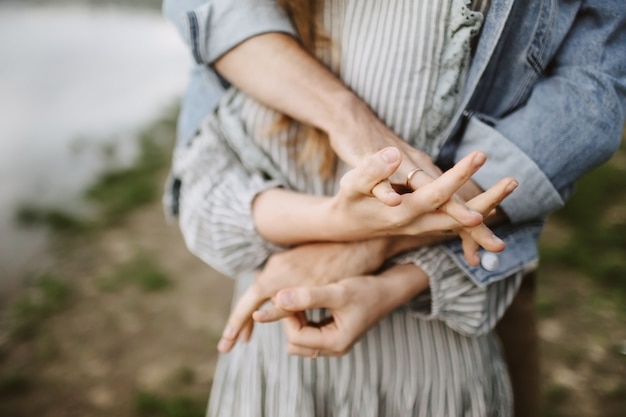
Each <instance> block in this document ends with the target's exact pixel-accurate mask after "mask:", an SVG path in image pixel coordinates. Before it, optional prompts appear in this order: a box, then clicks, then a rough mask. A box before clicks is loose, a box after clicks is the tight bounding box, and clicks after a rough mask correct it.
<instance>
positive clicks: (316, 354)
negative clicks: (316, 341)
mask: <svg viewBox="0 0 626 417" xmlns="http://www.w3.org/2000/svg"><path fill="white" fill-rule="evenodd" d="M319 355H320V350H319V349H317V350H316V351H315V352H313V354H312V355H311V359H317V357H318V356H319Z"/></svg>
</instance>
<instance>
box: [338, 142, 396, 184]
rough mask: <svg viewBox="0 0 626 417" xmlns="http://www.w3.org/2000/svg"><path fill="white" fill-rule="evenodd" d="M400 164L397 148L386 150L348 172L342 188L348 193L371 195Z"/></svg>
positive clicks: (343, 179)
mask: <svg viewBox="0 0 626 417" xmlns="http://www.w3.org/2000/svg"><path fill="white" fill-rule="evenodd" d="M400 162H401V157H400V151H399V150H398V149H397V148H394V147H388V148H384V149H382V150H380V151H378V152H376V153H375V154H372V155H369V156H368V157H366V158H365V159H364V160H363V161H362V162H361V163H360V164H359V165H358V166H357V167H356V168H354V169H352V170H350V171H348V173H346V174H345V175H344V176H343V177H342V179H341V187H342V189H345V190H346V191H348V192H353V193H356V194H365V195H370V194H371V192H372V190H373V189H374V187H375V186H376V185H377V184H378V183H380V182H381V181H384V180H385V179H387V178H388V177H389V176H390V175H391V174H392V173H393V172H394V171H395V170H396V169H397V168H398V166H399V165H400ZM392 191H393V190H392ZM394 193H395V192H394Z"/></svg>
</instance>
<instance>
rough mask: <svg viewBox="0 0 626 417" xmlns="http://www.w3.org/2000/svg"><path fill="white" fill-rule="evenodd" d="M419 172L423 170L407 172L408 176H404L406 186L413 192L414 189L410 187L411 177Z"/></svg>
mask: <svg viewBox="0 0 626 417" xmlns="http://www.w3.org/2000/svg"><path fill="white" fill-rule="evenodd" d="M420 171H423V169H422V168H415V169H414V170H413V171H411V172H409V174H408V175H407V176H406V186H407V188H408V189H409V190H411V191H415V188H413V186H412V185H411V180H412V179H413V176H414V175H415V174H417V173H418V172H420Z"/></svg>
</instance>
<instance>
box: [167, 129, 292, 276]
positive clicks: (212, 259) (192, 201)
mask: <svg viewBox="0 0 626 417" xmlns="http://www.w3.org/2000/svg"><path fill="white" fill-rule="evenodd" d="M216 125H217V123H216V121H215V119H209V121H208V122H205V123H204V124H203V128H202V131H201V132H200V134H199V136H197V137H196V138H195V140H194V141H193V142H192V143H191V145H190V146H189V147H185V148H183V149H179V150H176V151H175V154H174V162H173V172H174V175H176V176H177V177H178V178H179V179H180V181H181V192H180V214H179V225H180V229H181V231H182V234H183V238H184V240H185V243H186V245H187V247H188V248H189V250H190V251H191V252H192V253H194V254H195V255H196V256H198V257H199V258H201V259H202V260H204V261H205V262H206V263H208V264H209V265H211V266H212V267H213V268H215V269H216V270H218V271H219V272H221V273H223V274H225V275H227V276H239V275H241V273H242V272H246V271H251V270H254V269H256V268H258V267H259V266H261V265H262V264H263V263H264V262H265V260H266V259H267V258H268V257H269V256H270V255H271V254H272V253H275V252H278V251H281V250H283V249H284V248H282V247H279V246H277V245H274V244H272V243H271V242H269V241H267V240H265V239H263V238H262V237H261V236H260V235H259V234H258V232H257V230H256V228H255V226H254V222H253V219H252V203H253V201H254V199H255V197H256V196H257V195H258V194H259V193H261V192H262V191H264V190H267V189H269V188H274V187H281V186H282V185H283V184H282V183H281V182H279V181H276V180H272V179H268V178H267V177H266V175H264V173H262V172H258V171H257V172H251V171H248V170H246V168H245V167H244V165H243V164H242V162H241V161H240V160H239V158H238V157H237V156H236V155H235V154H234V153H233V152H232V150H231V149H230V148H229V147H228V146H227V145H226V144H225V143H224V141H223V140H222V139H221V134H220V133H219V132H220V131H219V129H218V128H217V126H216Z"/></svg>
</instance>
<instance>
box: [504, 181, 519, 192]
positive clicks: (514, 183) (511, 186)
mask: <svg viewBox="0 0 626 417" xmlns="http://www.w3.org/2000/svg"><path fill="white" fill-rule="evenodd" d="M518 185H519V184H518V182H517V181H515V180H513V181H511V182H510V183H509V185H507V186H506V192H507V193H510V192H511V191H513V190H514V189H516V188H517V186H518Z"/></svg>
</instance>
